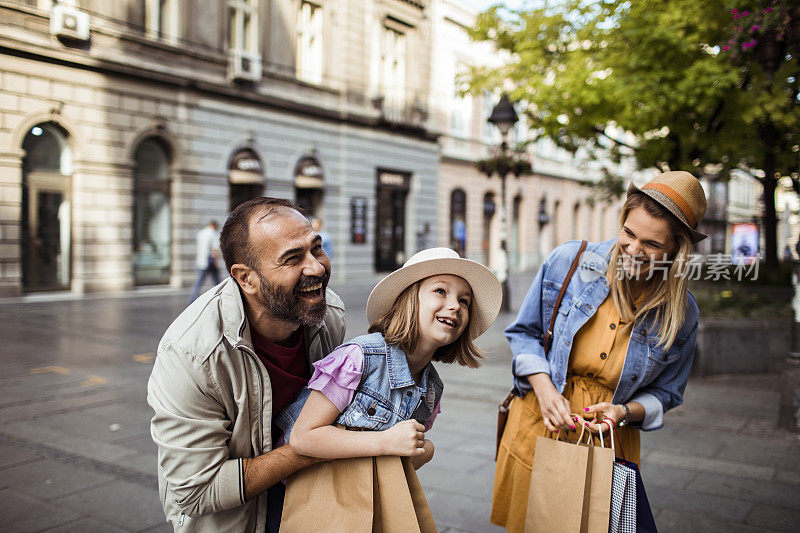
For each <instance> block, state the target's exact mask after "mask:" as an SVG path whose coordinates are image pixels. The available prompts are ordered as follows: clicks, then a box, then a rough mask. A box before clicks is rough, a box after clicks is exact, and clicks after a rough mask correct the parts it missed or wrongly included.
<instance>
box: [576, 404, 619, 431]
mask: <svg viewBox="0 0 800 533" xmlns="http://www.w3.org/2000/svg"><path fill="white" fill-rule="evenodd" d="M583 411H584V414H586V415H595V416H594V419H595V420H596V421H597V422H592V421H588V420H587V422H586V428H587V429H588V430H590V431H591V432H592V433H594V434H595V435H597V434H598V433H599V432H600V429H599V426H600V422H601V421H602V420H603V419H606V418H607V419H609V420H610V421H611V422H612V423H613V425H614V427H616V426H617V424H619V421H620V420H622V419H623V417H624V416H625V408H624V407H622V406H621V405H616V404H613V403H608V402H603V403H596V404H594V405H590V406H589V407H587V408H586V409H584V410H583ZM603 432H604V433H608V425H607V424H606V425H604V426H603Z"/></svg>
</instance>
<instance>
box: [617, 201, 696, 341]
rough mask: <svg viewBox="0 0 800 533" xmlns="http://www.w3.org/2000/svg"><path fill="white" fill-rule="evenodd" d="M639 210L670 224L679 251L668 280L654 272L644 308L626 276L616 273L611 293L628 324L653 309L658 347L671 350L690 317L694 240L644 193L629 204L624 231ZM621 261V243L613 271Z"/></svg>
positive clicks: (624, 210) (625, 208)
mask: <svg viewBox="0 0 800 533" xmlns="http://www.w3.org/2000/svg"><path fill="white" fill-rule="evenodd" d="M636 207H643V208H644V209H645V211H647V213H648V214H649V215H651V216H654V217H657V218H660V219H664V220H666V221H667V223H669V227H670V230H671V232H672V238H673V245H674V247H675V249H674V250H673V252H672V254H671V255H670V256H669V257H667V258H666V259H668V260H669V261H670V262H669V263H668V266H667V273H666V276H656V275H655V273H653V272H652V270H651V274H653V278H654V281H653V282H652V283H651V284H650V286H649V287H648V288H647V289H645V291H646V292H645V293H644V294H643V295H642V298H643V300H642V301H643V302H644V303H643V304H642V305H641V307H639V308H636V307H635V305H634V304H635V302H634V300H633V298H632V297H631V292H630V284H629V283H628V279H627V277H625V276H618V275H616V273H614V275H612V276H610V278H611V279H610V280H609V285H610V292H611V296H612V298H613V299H614V306H615V307H616V308H617V311H618V312H619V316H620V318H621V319H622V320H624V321H626V322H635V321H636V320H638V319H639V317H642V316H644V315H645V314H646V313H647V312H648V311H650V310H651V309H655V322H656V323H658V324H659V328H658V338H659V342H658V344H659V345H660V346H662V347H664V349H665V350H667V349H669V347H670V346H672V343H673V342H675V337H676V336H677V335H678V330H679V329H680V327H681V325H683V320H684V318H685V316H686V299H687V298H688V296H687V294H688V284H689V281H688V276H686V269H687V265H688V263H689V256H690V255H691V254H692V239H691V236H690V235H689V232H688V231H687V230H686V228H685V227H684V226H683V224H681V222H680V221H679V220H678V219H677V218H676V217H675V215H673V214H672V213H670V211H669V210H668V209H667V208H666V207H664V206H662V205H661V204H659V203H658V202H656V201H655V200H653V199H652V198H650V197H649V196H647V195H646V194H643V193H640V192H633V193H631V194H630V195H629V196H628V199H627V200H626V201H625V205H624V206H623V208H622V216H621V217H620V222H619V223H620V228H621V227H622V226H623V225H624V224H625V221H626V220H627V219H628V214H629V213H630V212H631V210H633V209H634V208H636ZM620 259H621V251H620V247H619V241H617V242H616V243H615V244H614V247H613V248H612V251H611V258H610V263H609V268H617V265H619V262H620ZM651 268H652V267H651Z"/></svg>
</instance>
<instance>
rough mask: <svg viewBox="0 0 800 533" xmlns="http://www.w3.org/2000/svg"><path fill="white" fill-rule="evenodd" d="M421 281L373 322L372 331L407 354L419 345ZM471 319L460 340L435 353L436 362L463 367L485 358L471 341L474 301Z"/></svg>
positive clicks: (370, 327)
mask: <svg viewBox="0 0 800 533" xmlns="http://www.w3.org/2000/svg"><path fill="white" fill-rule="evenodd" d="M421 284H422V280H419V281H416V282H414V283H413V284H412V285H410V286H409V287H408V288H406V289H405V290H404V291H403V292H402V293H400V296H398V297H397V299H396V300H395V301H394V304H393V305H392V307H391V308H390V309H389V310H388V311H387V312H386V313H385V314H384V315H383V316H381V317H380V318H379V319H378V320H376V321H375V322H374V323H372V324H370V326H369V332H370V333H375V332H380V333H382V334H383V338H384V339H385V340H386V343H387V344H393V345H396V346H399V347H400V349H402V350H403V351H404V352H406V353H407V354H409V353H412V352H413V351H414V350H416V348H417V340H418V339H419V287H420V285H421ZM469 310H470V320H469V322H467V327H466V328H464V331H463V332H462V333H461V335H459V336H458V339H456V340H455V341H453V342H451V343H450V344H448V345H446V346H442V347H441V348H439V349H438V350H436V352H435V353H434V354H433V358H432V359H433V360H434V361H441V362H442V363H453V362H456V363H458V364H459V365H462V366H468V367H470V368H478V367H479V366H481V363H480V359H482V358H483V355H481V353H480V351H479V350H478V348H477V347H476V346H475V344H474V343H473V342H472V339H474V338H475V335H474V331H473V329H474V328H473V322H472V313H471V311H472V302H470V304H469Z"/></svg>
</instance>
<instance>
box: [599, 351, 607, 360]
mask: <svg viewBox="0 0 800 533" xmlns="http://www.w3.org/2000/svg"><path fill="white" fill-rule="evenodd" d="M606 357H608V354H607V353H606V352H603V353H601V354H600V359H605V358H606Z"/></svg>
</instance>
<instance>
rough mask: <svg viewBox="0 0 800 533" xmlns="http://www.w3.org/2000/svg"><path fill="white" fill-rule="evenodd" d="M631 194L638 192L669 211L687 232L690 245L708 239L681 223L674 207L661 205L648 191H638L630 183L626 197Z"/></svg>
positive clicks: (638, 189)
mask: <svg viewBox="0 0 800 533" xmlns="http://www.w3.org/2000/svg"><path fill="white" fill-rule="evenodd" d="M632 192H640V193H642V194H644V195H646V196H647V197H649V198H652V199H653V200H655V201H656V202H658V205H662V206H664V208H666V209H668V210H669V212H670V213H672V214H673V215H674V216H675V218H677V219H678V222H680V223H681V224H683V226H684V227H685V228H686V229H687V230H689V236H690V238H691V239H692V244H696V243H698V242H700V241H702V240H703V239H705V238H707V237H708V235H706V234H704V233H700V232H699V231H697V230H695V229H694V228H692V227H691V226H690V225H689V224H687V223H686V222H684V221H683V219H682V218H681V215H680V214H679V213H676V209H677V208H676V207H675V206H671V205H665V204H664V203H662V202H661V201H660V200H659V199H658V198H657V197H656V196H654V195H653V194H650V192H649V191H648V190H646V189H640V188H639V187H637V186H636V185H634V184H633V183H631V184H630V185H629V186H628V196H630V195H631V193H632Z"/></svg>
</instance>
